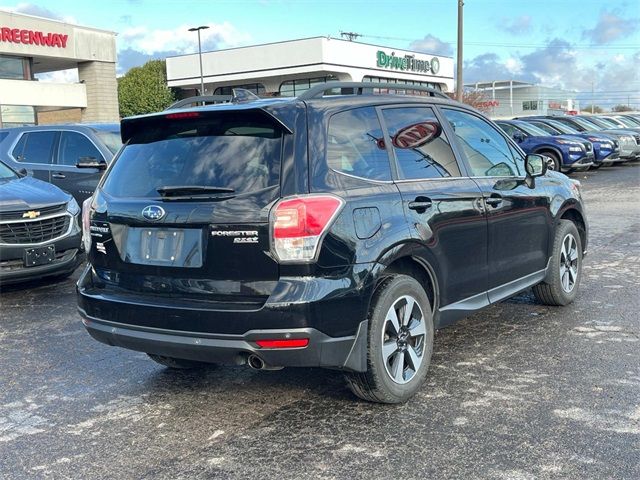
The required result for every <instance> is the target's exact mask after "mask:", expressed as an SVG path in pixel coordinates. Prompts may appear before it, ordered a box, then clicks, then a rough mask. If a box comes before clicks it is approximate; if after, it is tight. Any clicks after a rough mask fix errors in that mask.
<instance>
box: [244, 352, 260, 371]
mask: <svg viewBox="0 0 640 480" xmlns="http://www.w3.org/2000/svg"><path fill="white" fill-rule="evenodd" d="M247 363H248V364H249V366H250V367H251V368H253V369H254V370H262V369H263V368H264V361H263V360H262V359H261V358H260V357H259V356H257V355H249V358H248V359H247Z"/></svg>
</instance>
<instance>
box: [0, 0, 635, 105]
mask: <svg viewBox="0 0 640 480" xmlns="http://www.w3.org/2000/svg"><path fill="white" fill-rule="evenodd" d="M0 8H3V9H8V10H14V11H19V12H24V13H29V14H33V15H39V16H44V17H53V18H58V19H63V20H66V21H70V22H73V23H78V24H81V25H88V26H94V27H98V28H103V29H107V30H112V31H115V32H117V33H118V38H117V44H118V56H119V57H118V72H119V74H122V73H124V72H126V70H128V69H129V68H131V67H133V66H136V65H140V64H142V63H144V62H145V61H147V60H148V59H150V58H164V57H166V56H167V55H175V54H179V53H190V52H193V51H195V50H197V42H196V36H195V34H193V33H189V32H187V28H189V27H192V26H198V25H208V26H209V27H210V29H209V30H206V31H205V32H204V37H203V41H204V44H203V48H204V49H205V50H214V49H219V48H228V47H234V46H241V45H251V44H256V43H265V42H273V41H279V40H288V39H293V38H302V37H310V36H316V35H331V36H334V37H337V36H339V34H340V31H352V32H357V33H360V34H362V35H363V36H362V37H361V38H360V39H359V41H363V42H366V43H374V44H379V45H385V46H389V47H396V48H407V49H413V50H418V51H424V52H426V53H434V54H442V55H449V56H454V55H455V53H456V52H455V47H456V46H455V39H456V11H457V1H456V0H423V1H421V2H419V1H404V2H402V1H399V0H396V1H376V0H366V1H360V0H313V1H311V0H257V1H248V0H235V1H222V0H217V1H213V0H183V1H180V0H169V1H162V0H156V1H151V0H108V1H105V2H101V3H97V2H78V1H77V0H55V1H41V2H30V3H25V2H11V1H7V0H0ZM464 58H465V70H464V79H465V83H468V82H476V81H487V80H500V79H503V80H504V79H514V80H525V81H531V82H535V83H541V84H544V85H547V86H557V87H561V88H566V89H571V90H574V91H577V92H579V96H580V97H581V98H582V99H583V100H587V99H589V97H590V95H591V91H592V89H593V90H594V91H595V92H596V93H595V97H596V99H598V100H599V101H600V103H609V104H610V103H627V102H630V103H632V104H636V105H640V73H639V72H640V2H638V1H637V0H630V1H626V0H622V1H618V0H608V1H607V0H600V1H593V0H527V1H523V0H466V1H465V50H464ZM64 75H73V73H71V74H69V73H61V74H60V76H64Z"/></svg>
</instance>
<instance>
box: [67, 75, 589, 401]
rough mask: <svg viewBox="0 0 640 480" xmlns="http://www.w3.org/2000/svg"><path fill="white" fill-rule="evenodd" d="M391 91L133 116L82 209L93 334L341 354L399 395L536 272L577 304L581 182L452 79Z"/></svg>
mask: <svg viewBox="0 0 640 480" xmlns="http://www.w3.org/2000/svg"><path fill="white" fill-rule="evenodd" d="M382 88H396V89H397V88H398V86H397V85H395V86H393V85H391V86H389V85H386V86H385V85H379V86H378V85H376V86H375V89H374V88H372V85H371V84H351V83H335V84H332V83H328V84H325V85H321V86H317V87H314V88H312V89H311V90H308V91H307V92H305V93H304V94H302V95H301V96H299V97H297V98H293V99H268V100H257V99H256V100H254V101H244V102H235V103H234V102H231V103H227V104H223V105H214V106H203V107H195V108H190V109H183V110H174V111H171V110H169V111H165V112H160V113H157V114H152V115H146V116H140V117H133V118H127V119H124V120H123V121H122V125H121V127H122V130H121V131H122V139H123V142H124V143H125V147H124V148H123V149H122V150H121V151H120V153H119V155H118V156H117V157H116V158H115V159H114V161H113V162H112V164H111V165H110V167H109V169H108V170H107V172H106V174H105V175H104V177H103V179H102V180H101V182H100V184H99V186H98V189H97V190H96V193H95V194H94V196H93V197H92V198H91V199H89V200H88V201H87V202H85V205H84V208H83V210H84V211H83V221H84V230H85V232H89V233H90V235H86V236H85V245H86V249H87V251H88V252H89V260H90V264H89V265H88V266H87V268H86V270H85V271H84V273H83V274H82V276H81V278H80V280H79V281H78V302H79V311H80V313H81V315H82V317H83V323H84V325H85V326H86V328H87V330H88V331H89V333H90V334H91V335H92V336H93V337H94V338H96V339H97V340H99V341H101V342H104V343H107V344H109V345H115V346H120V347H125V348H129V349H133V350H138V351H142V352H146V353H148V354H149V356H150V357H151V358H152V359H154V360H155V361H157V362H159V363H161V364H163V365H166V366H168V367H173V368H193V367H198V366H201V365H206V364H211V363H221V364H223V363H224V364H248V365H249V366H251V367H253V368H257V369H275V368H281V367H284V366H304V367H326V368H332V369H337V370H342V371H343V372H344V373H345V376H346V378H347V382H348V384H349V386H350V387H351V389H352V390H353V392H354V393H355V394H356V395H358V396H359V397H361V398H363V399H366V400H370V401H376V402H384V403H398V402H403V401H405V400H407V399H408V398H409V397H410V396H411V395H413V394H414V393H415V392H416V391H417V390H418V389H419V388H420V386H421V384H422V383H423V381H424V380H425V376H426V374H427V369H428V365H429V362H430V358H431V353H432V350H433V339H434V331H435V329H437V328H440V327H443V326H445V325H447V324H450V323H452V322H454V321H455V320H457V319H460V318H462V317H464V316H466V315H468V314H470V313H472V312H474V311H477V310H478V309H481V308H483V307H486V306H487V305H489V304H492V303H495V302H498V301H500V300H503V299H505V298H508V297H510V296H512V295H514V294H516V293H518V292H520V291H522V290H525V289H527V288H530V287H533V292H534V294H535V296H536V297H537V298H538V299H539V301H541V302H543V303H545V304H549V305H566V304H568V303H570V302H571V301H573V299H574V298H575V297H576V294H577V290H578V285H579V283H580V277H581V268H582V258H583V255H584V254H585V252H586V246H587V220H586V217H585V212H584V207H583V204H582V200H581V196H580V189H579V184H578V182H576V181H573V180H570V179H568V178H567V177H566V176H564V175H563V174H560V173H556V172H551V171H550V172H547V171H546V162H545V159H544V158H543V157H540V156H537V155H530V156H528V157H525V156H524V154H523V153H522V151H521V150H520V149H519V148H518V146H517V145H515V144H514V143H513V142H512V141H511V140H510V139H509V138H508V137H506V136H505V135H504V134H503V133H502V131H501V130H500V129H499V128H497V127H496V126H495V125H494V124H493V123H491V122H490V121H489V120H487V119H486V118H485V117H483V116H482V115H481V114H479V113H478V112H476V111H474V110H472V109H471V108H469V107H467V106H465V105H462V104H460V103H457V102H454V101H451V100H449V99H447V98H446V97H444V95H442V94H441V93H439V92H436V91H432V90H429V89H426V88H420V87H415V90H413V88H414V87H411V88H412V92H408V91H405V92H396V94H395V95H381V94H380V95H377V94H376V93H379V92H380V91H381V89H382ZM333 93H338V95H333ZM399 93H404V94H405V95H399ZM409 93H413V95H408V94H409Z"/></svg>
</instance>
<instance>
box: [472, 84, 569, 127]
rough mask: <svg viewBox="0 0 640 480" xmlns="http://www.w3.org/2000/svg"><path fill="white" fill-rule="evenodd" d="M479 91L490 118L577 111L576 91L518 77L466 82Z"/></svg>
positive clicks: (484, 108)
mask: <svg viewBox="0 0 640 480" xmlns="http://www.w3.org/2000/svg"><path fill="white" fill-rule="evenodd" d="M465 89H467V90H471V91H476V92H481V93H482V96H483V98H482V101H481V103H482V107H483V110H485V111H486V112H487V113H488V114H489V116H490V117H491V118H511V117H516V116H526V115H559V114H566V113H574V112H577V111H579V107H580V104H579V102H578V100H576V97H575V93H573V92H569V91H566V90H561V89H559V88H551V87H544V86H542V85H535V84H533V83H528V82H520V81H517V80H493V81H489V82H477V83H468V84H465Z"/></svg>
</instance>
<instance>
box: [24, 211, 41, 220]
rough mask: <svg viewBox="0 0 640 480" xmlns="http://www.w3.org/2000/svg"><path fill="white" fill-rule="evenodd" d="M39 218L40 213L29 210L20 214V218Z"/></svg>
mask: <svg viewBox="0 0 640 480" xmlns="http://www.w3.org/2000/svg"><path fill="white" fill-rule="evenodd" d="M39 216H40V212H37V211H36V210H29V211H28V212H24V213H23V214H22V218H36V217H39Z"/></svg>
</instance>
